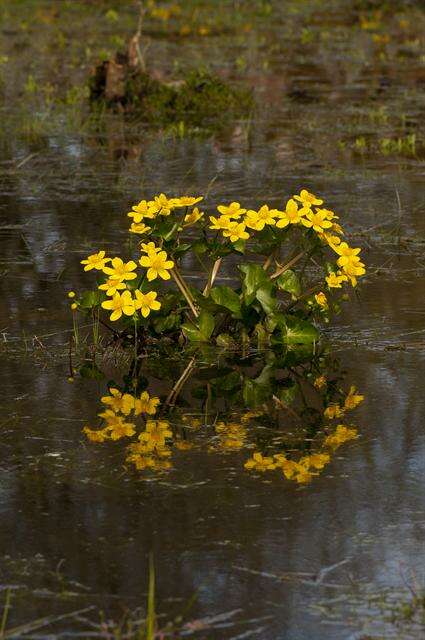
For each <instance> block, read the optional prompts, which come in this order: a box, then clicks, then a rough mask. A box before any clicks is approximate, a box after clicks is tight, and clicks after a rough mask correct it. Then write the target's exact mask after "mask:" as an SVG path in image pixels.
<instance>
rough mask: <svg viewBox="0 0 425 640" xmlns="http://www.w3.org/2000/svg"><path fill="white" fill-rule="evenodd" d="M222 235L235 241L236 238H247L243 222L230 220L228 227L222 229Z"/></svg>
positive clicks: (247, 234)
mask: <svg viewBox="0 0 425 640" xmlns="http://www.w3.org/2000/svg"><path fill="white" fill-rule="evenodd" d="M223 236H224V237H225V238H230V242H237V241H238V240H248V238H249V233H248V232H247V231H245V224H244V223H243V222H239V223H237V222H231V223H230V225H229V227H228V229H224V231H223Z"/></svg>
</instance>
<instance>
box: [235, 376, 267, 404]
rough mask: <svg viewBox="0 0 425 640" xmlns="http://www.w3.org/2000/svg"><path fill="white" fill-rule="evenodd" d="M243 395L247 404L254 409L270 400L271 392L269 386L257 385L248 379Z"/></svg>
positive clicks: (245, 382)
mask: <svg viewBox="0 0 425 640" xmlns="http://www.w3.org/2000/svg"><path fill="white" fill-rule="evenodd" d="M242 395H243V399H244V401H245V404H247V405H248V406H250V407H253V408H254V407H257V406H258V405H261V404H263V403H264V402H265V401H266V400H268V399H269V397H270V395H271V391H270V388H269V387H268V386H266V385H262V384H257V383H256V382H255V381H254V380H250V379H249V378H247V379H246V380H244V385H243V392H242Z"/></svg>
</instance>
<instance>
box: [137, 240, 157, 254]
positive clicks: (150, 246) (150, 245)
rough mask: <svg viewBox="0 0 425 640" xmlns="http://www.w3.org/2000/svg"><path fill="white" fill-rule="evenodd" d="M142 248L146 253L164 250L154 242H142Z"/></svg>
mask: <svg viewBox="0 0 425 640" xmlns="http://www.w3.org/2000/svg"><path fill="white" fill-rule="evenodd" d="M140 250H141V251H144V252H145V253H159V252H160V251H162V249H161V247H157V246H156V245H155V243H154V242H147V243H145V242H141V243H140Z"/></svg>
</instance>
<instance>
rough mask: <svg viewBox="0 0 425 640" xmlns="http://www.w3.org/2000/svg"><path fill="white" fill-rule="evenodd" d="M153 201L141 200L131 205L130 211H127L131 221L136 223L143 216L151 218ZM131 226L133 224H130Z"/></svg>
mask: <svg viewBox="0 0 425 640" xmlns="http://www.w3.org/2000/svg"><path fill="white" fill-rule="evenodd" d="M155 213H156V211H155V203H154V202H152V200H151V201H149V202H148V201H146V200H141V201H140V202H139V204H136V205H134V207H132V211H130V213H127V215H128V217H129V218H133V222H134V223H136V224H138V223H139V222H142V220H143V218H153V217H154V216H155ZM132 226H133V225H132Z"/></svg>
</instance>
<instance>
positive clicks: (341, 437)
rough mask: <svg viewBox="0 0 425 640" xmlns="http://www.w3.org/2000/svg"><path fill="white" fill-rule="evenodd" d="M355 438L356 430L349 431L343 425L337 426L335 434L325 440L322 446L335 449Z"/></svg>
mask: <svg viewBox="0 0 425 640" xmlns="http://www.w3.org/2000/svg"><path fill="white" fill-rule="evenodd" d="M356 438H358V433H357V429H350V428H349V427H346V426H345V425H343V424H339V425H338V426H337V428H336V430H335V432H334V433H333V434H331V435H329V436H327V437H326V438H325V440H324V445H325V446H326V447H331V448H333V449H336V448H338V447H339V446H340V445H342V444H344V442H347V441H348V440H355V439H356Z"/></svg>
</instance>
